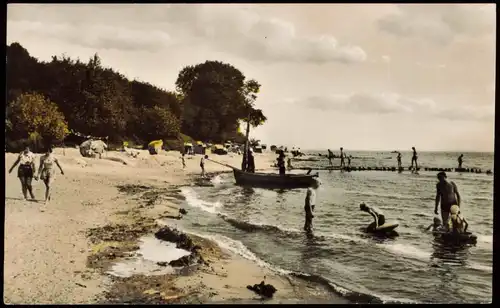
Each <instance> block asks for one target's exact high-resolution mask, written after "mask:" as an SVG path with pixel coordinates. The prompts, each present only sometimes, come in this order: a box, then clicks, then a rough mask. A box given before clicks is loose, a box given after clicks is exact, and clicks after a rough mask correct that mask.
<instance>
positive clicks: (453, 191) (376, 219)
mask: <svg viewBox="0 0 500 308" xmlns="http://www.w3.org/2000/svg"><path fill="white" fill-rule="evenodd" d="M437 178H438V183H437V184H436V198H435V208H434V214H436V215H438V207H439V205H441V219H439V218H438V217H436V218H434V223H433V224H432V225H430V226H429V227H428V228H427V230H429V229H431V228H432V229H433V231H444V232H452V233H465V232H467V228H468V223H467V221H466V219H465V218H464V217H463V216H462V215H461V213H460V204H461V197H460V193H459V191H458V188H457V185H456V184H455V183H454V182H453V181H448V179H447V175H446V173H445V172H444V171H441V172H439V173H438V174H437ZM319 185H320V182H319V180H315V181H313V183H312V184H311V186H310V187H309V188H308V189H307V192H306V198H305V205H304V211H305V223H304V230H305V231H306V232H311V231H312V220H313V218H314V215H313V212H314V209H315V205H316V191H317V189H318V187H319ZM359 209H360V210H361V211H363V212H365V213H368V214H370V215H371V216H372V217H373V222H372V223H371V224H370V225H369V226H368V228H367V232H372V231H374V230H376V229H377V228H378V227H380V226H382V225H384V224H385V222H386V221H385V215H384V214H383V213H382V211H381V210H380V209H379V208H377V207H376V206H369V205H367V204H365V203H361V204H360V205H359Z"/></svg>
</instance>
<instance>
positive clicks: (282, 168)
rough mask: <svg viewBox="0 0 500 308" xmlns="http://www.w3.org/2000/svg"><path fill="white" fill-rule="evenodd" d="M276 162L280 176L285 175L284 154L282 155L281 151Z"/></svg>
mask: <svg viewBox="0 0 500 308" xmlns="http://www.w3.org/2000/svg"><path fill="white" fill-rule="evenodd" d="M276 160H277V161H278V164H277V165H278V168H279V171H280V175H285V173H286V168H285V153H283V150H281V151H280V153H279V156H278V158H277V159H276Z"/></svg>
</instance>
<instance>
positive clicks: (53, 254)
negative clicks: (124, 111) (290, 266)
mask: <svg viewBox="0 0 500 308" xmlns="http://www.w3.org/2000/svg"><path fill="white" fill-rule="evenodd" d="M54 152H55V154H56V155H57V157H58V158H59V160H60V161H61V164H62V166H63V168H64V170H65V173H66V175H65V176H58V178H57V179H56V181H55V184H54V189H53V190H54V192H53V200H51V203H50V204H49V205H48V206H47V209H46V210H45V211H44V212H41V211H39V207H40V206H41V202H40V201H38V202H30V201H24V200H19V199H21V198H19V197H16V196H19V195H21V192H20V187H19V186H20V185H19V182H18V179H17V178H16V176H15V174H14V173H15V172H13V173H12V174H7V173H6V205H5V211H6V221H5V238H4V240H5V248H4V251H5V254H4V255H5V261H4V262H5V263H4V264H5V275H4V302H6V303H20V304H40V303H44V304H45V303H46V304H79V303H219V302H227V303H236V302H245V301H250V302H253V303H257V302H258V303H261V302H265V303H279V302H290V300H292V301H294V302H296V303H304V302H325V301H326V302H329V303H332V302H337V303H344V302H345V303H348V301H347V300H345V299H343V298H340V297H338V296H335V295H333V294H332V293H331V292H330V291H329V290H326V288H322V287H318V286H315V287H314V288H311V286H312V283H310V282H306V281H302V280H299V279H296V278H294V277H286V276H284V275H278V274H276V273H274V272H272V271H271V270H268V269H266V268H263V267H260V266H259V265H258V264H256V263H254V262H253V261H250V260H247V259H244V258H243V257H241V256H239V255H237V254H235V253H233V252H230V251H227V250H225V249H223V248H221V247H219V245H217V243H215V242H213V241H210V240H206V239H203V238H200V237H197V236H196V235H192V234H191V235H189V234H188V237H189V238H191V239H192V240H193V242H195V243H196V245H198V246H200V247H201V251H200V255H201V256H202V258H203V259H204V260H205V261H206V263H202V264H196V265H195V266H188V267H185V268H184V269H181V270H179V271H178V273H174V274H166V275H152V276H145V275H133V276H131V277H128V278H120V277H113V276H110V275H109V274H107V273H106V271H107V270H108V269H109V268H110V266H112V264H116V263H118V262H119V261H121V260H126V259H130V258H132V257H133V255H134V254H135V252H137V249H138V248H139V246H140V243H139V239H141V238H142V237H143V236H146V235H150V234H153V233H154V232H156V231H158V230H159V229H161V226H159V225H158V219H163V220H164V221H165V220H167V221H168V222H169V223H168V225H169V226H171V227H172V226H173V227H175V221H176V220H177V218H176V217H178V216H179V210H180V207H179V204H180V202H181V201H180V200H179V198H181V197H179V193H180V191H179V189H180V187H182V186H192V185H196V181H197V178H198V174H199V172H197V171H198V169H199V167H198V166H197V162H198V161H197V159H196V158H197V157H194V158H195V159H187V162H186V163H187V165H188V166H187V168H186V169H185V170H183V169H182V166H181V163H180V154H179V153H173V152H167V153H165V154H163V155H155V156H152V155H149V154H144V155H143V154H142V153H141V155H142V156H141V157H140V158H138V159H132V158H130V157H126V154H125V153H121V152H108V153H107V155H109V157H106V158H104V159H88V158H83V157H81V155H80V154H79V153H78V152H77V150H76V149H65V153H64V151H63V150H62V149H56V150H55V151H54ZM15 156H16V154H13V153H6V155H5V162H6V166H7V167H9V166H10V165H11V164H12V162H13V161H14V160H15ZM37 156H38V155H37ZM274 156H275V155H274V153H266V154H261V155H257V156H256V165H258V166H269V165H270V162H272V161H273V160H274ZM239 159H241V156H229V155H227V156H220V157H218V160H223V161H224V162H225V163H231V162H233V164H235V165H237V163H238V162H239ZM164 168H168V170H165V169H164ZM206 171H207V174H209V175H211V176H215V175H217V174H220V173H228V172H231V171H229V170H226V169H225V168H223V167H220V166H218V165H216V164H207V165H206ZM59 177H60V178H59ZM198 179H199V178H198ZM204 181H205V180H204ZM33 184H34V190H35V195H37V196H42V195H43V187H42V186H43V185H42V186H41V185H40V183H39V182H33ZM187 215H189V213H187ZM162 216H163V217H162ZM60 226H64V228H60ZM32 269H36V270H32ZM242 272H244V273H245V276H247V277H248V279H245V281H240V279H239V277H241V273H242ZM264 277H265V282H266V283H269V284H272V285H273V286H275V287H276V289H278V291H277V292H276V294H275V296H274V298H272V299H271V300H266V301H262V299H260V298H259V296H257V295H256V294H255V293H253V292H252V291H250V290H248V289H247V288H246V286H247V285H253V284H258V283H260V282H261V281H262V280H264ZM26 285H29V286H30V288H29V289H28V288H26V287H25V286H26ZM46 286H51V287H49V288H47V287H46ZM30 290H37V291H36V292H31V291H30ZM311 290H314V292H311Z"/></svg>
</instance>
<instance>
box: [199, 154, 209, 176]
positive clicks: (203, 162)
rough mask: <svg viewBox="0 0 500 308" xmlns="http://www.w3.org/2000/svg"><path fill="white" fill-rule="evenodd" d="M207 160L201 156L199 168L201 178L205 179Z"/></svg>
mask: <svg viewBox="0 0 500 308" xmlns="http://www.w3.org/2000/svg"><path fill="white" fill-rule="evenodd" d="M206 158H208V155H205V156H202V157H201V160H200V167H201V177H202V178H204V177H205V159H206Z"/></svg>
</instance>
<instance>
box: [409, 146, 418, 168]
mask: <svg viewBox="0 0 500 308" xmlns="http://www.w3.org/2000/svg"><path fill="white" fill-rule="evenodd" d="M411 149H412V150H413V156H412V157H411V167H410V168H411V169H412V171H414V172H417V171H418V162H417V160H418V155H417V150H415V147H411ZM413 162H415V168H413Z"/></svg>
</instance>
